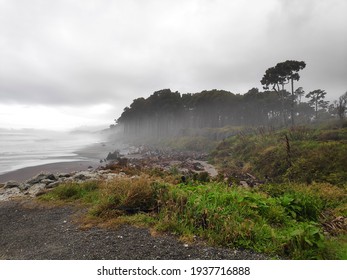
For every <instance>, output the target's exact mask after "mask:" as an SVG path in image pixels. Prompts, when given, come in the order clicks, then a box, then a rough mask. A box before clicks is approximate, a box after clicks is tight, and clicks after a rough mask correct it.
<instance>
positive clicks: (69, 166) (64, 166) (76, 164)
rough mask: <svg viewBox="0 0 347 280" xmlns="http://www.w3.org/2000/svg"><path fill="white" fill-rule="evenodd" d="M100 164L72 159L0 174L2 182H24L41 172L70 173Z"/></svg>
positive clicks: (0, 181)
mask: <svg viewBox="0 0 347 280" xmlns="http://www.w3.org/2000/svg"><path fill="white" fill-rule="evenodd" d="M98 166H100V163H99V162H98V161H96V160H95V161H70V162H57V163H49V164H43V165H37V166H31V167H25V168H21V169H18V170H15V171H11V172H8V173H5V174H2V175H0V183H5V182H7V181H10V180H13V181H17V182H19V183H22V182H24V181H26V180H28V179H30V178H32V177H34V176H35V175H37V174H40V173H53V174H55V173H70V172H74V171H82V170H87V169H88V168H90V167H92V168H97V167H98Z"/></svg>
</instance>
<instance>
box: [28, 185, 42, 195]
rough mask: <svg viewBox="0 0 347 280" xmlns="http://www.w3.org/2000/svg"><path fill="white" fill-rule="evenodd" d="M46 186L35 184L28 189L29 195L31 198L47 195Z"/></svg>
mask: <svg viewBox="0 0 347 280" xmlns="http://www.w3.org/2000/svg"><path fill="white" fill-rule="evenodd" d="M45 189H46V184H40V183H39V184H35V185H33V186H31V187H30V188H29V189H28V192H27V193H28V194H29V195H30V196H38V195H41V194H43V193H45V191H44V190H45Z"/></svg>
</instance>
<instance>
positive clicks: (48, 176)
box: [27, 173, 56, 185]
mask: <svg viewBox="0 0 347 280" xmlns="http://www.w3.org/2000/svg"><path fill="white" fill-rule="evenodd" d="M45 179H49V180H56V177H55V176H54V174H45V173H40V174H39V175H37V176H36V177H34V178H32V179H31V180H29V181H27V183H28V184H30V185H35V184H37V183H40V182H41V181H42V180H45Z"/></svg>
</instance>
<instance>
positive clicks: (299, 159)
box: [211, 127, 347, 186]
mask: <svg viewBox="0 0 347 280" xmlns="http://www.w3.org/2000/svg"><path fill="white" fill-rule="evenodd" d="M346 151H347V128H323V129H313V128H307V127H295V128H291V129H286V130H279V131H273V130H268V131H267V130H264V129H261V130H255V131H253V133H251V134H248V135H245V134H241V133H240V134H238V135H237V136H234V137H231V138H229V139H228V140H225V141H223V142H222V143H221V144H220V145H219V146H218V147H217V149H216V150H215V151H214V152H213V153H212V154H211V158H212V160H213V162H214V163H215V164H217V165H218V166H219V168H220V170H222V171H224V172H225V173H230V172H231V174H230V175H235V174H239V173H242V172H249V173H252V174H254V175H255V176H257V177H258V178H260V179H261V180H264V181H267V182H276V183H284V182H297V183H307V184H310V183H312V182H328V183H331V184H334V185H339V186H343V185H345V184H346V182H347V172H346V162H347V152H346Z"/></svg>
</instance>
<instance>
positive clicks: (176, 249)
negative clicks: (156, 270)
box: [0, 199, 267, 260]
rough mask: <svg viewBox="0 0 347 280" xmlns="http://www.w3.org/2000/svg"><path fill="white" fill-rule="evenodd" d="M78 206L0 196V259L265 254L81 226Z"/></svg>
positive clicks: (212, 257)
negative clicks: (0, 197) (9, 198)
mask: <svg viewBox="0 0 347 280" xmlns="http://www.w3.org/2000/svg"><path fill="white" fill-rule="evenodd" d="M82 212H83V209H80V208H77V207H73V206H59V207H47V206H43V205H41V204H39V203H38V202H36V201H35V200H32V199H24V200H14V201H3V202H0V237H1V238H0V259H3V260H5V259H9V260H85V259H88V260H104V259H106V260H116V259H120V260H139V259H143V260H156V259H159V260H170V259H177V260H184V259H195V260H197V259H210V260H220V259H238V260H260V259H266V258H267V257H266V256H264V255H261V254H257V253H254V252H250V251H246V250H235V249H225V248H216V247H210V246H206V245H203V244H184V243H182V242H180V241H179V240H178V239H177V238H176V237H175V236H172V235H160V236H152V235H151V234H150V231H149V230H148V229H144V228H136V227H133V226H122V227H120V228H119V229H117V230H112V229H105V228H98V227H93V228H91V229H87V230H82V229H81V228H80V226H79V224H78V223H76V217H78V216H79V215H81V213H82Z"/></svg>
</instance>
